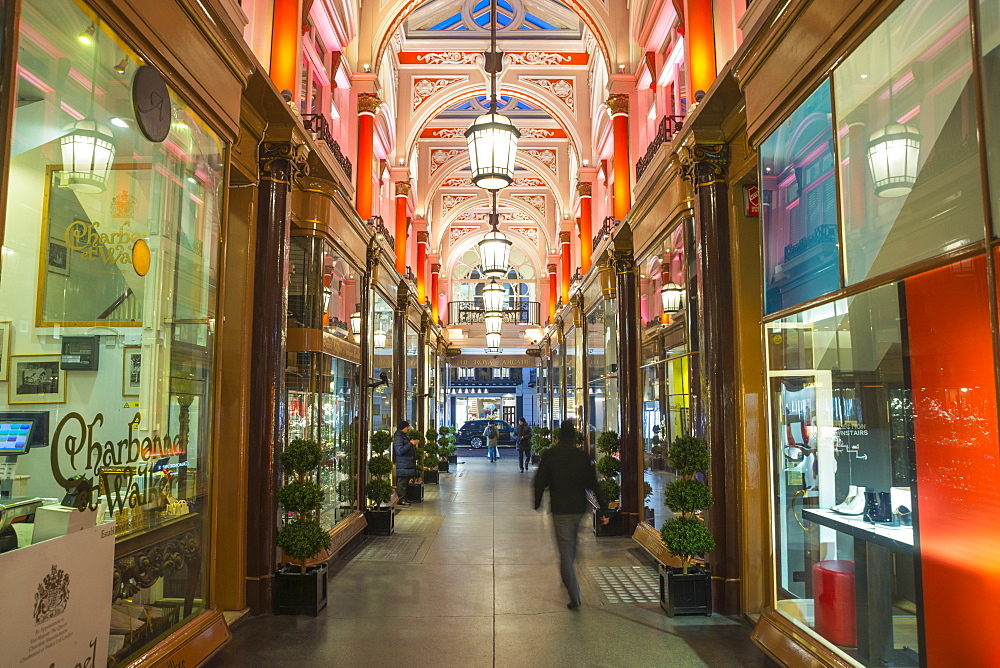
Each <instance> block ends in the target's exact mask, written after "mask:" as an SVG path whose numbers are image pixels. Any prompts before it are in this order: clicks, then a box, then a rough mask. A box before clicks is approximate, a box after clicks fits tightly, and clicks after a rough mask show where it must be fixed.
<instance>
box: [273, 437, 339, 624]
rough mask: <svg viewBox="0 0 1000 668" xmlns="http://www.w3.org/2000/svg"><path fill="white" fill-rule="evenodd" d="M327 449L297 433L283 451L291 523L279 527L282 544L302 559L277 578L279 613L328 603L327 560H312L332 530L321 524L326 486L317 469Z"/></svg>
mask: <svg viewBox="0 0 1000 668" xmlns="http://www.w3.org/2000/svg"><path fill="white" fill-rule="evenodd" d="M322 461H323V451H322V450H321V449H320V447H319V444H318V443H317V442H316V441H312V440H306V439H301V438H296V439H293V440H292V441H290V442H289V443H288V445H287V446H285V449H284V451H283V452H282V453H281V470H282V471H283V472H284V474H285V476H286V479H287V480H288V482H287V483H286V484H285V485H284V486H283V487H282V488H281V489H280V490H278V503H279V504H280V505H281V507H282V508H284V510H285V525H284V526H283V527H281V530H280V531H278V537H277V543H278V547H280V548H281V549H282V551H283V552H284V553H285V554H286V555H287V556H288V557H290V558H292V559H294V560H295V561H297V562H298V563H297V564H287V565H285V566H284V568H282V569H281V570H279V571H278V572H277V574H276V575H275V578H274V608H275V612H276V613H277V614H279V615H282V614H285V615H302V614H310V615H313V616H316V615H317V614H319V611H320V610H322V609H323V608H324V607H325V606H326V575H327V566H326V564H325V563H321V564H315V565H313V566H307V565H306V562H307V561H308V560H309V559H312V558H313V557H315V556H316V555H318V554H320V553H321V552H323V551H324V550H327V549H329V548H330V534H329V533H327V532H326V530H325V529H323V527H322V526H320V523H319V508H320V504H321V503H322V502H323V490H322V489H320V487H319V485H318V484H317V483H316V472H317V469H318V468H319V465H320V463H321V462H322Z"/></svg>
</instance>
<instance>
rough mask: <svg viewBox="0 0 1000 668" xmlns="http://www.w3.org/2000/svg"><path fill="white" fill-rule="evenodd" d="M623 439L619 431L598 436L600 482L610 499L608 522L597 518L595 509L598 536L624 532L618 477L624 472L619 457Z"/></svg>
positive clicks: (618, 534) (595, 529)
mask: <svg viewBox="0 0 1000 668" xmlns="http://www.w3.org/2000/svg"><path fill="white" fill-rule="evenodd" d="M620 449H621V441H619V439H618V433H617V432H614V431H605V432H602V433H601V435H600V436H599V437H598V438H597V450H598V452H600V453H601V455H602V456H601V458H600V459H598V460H597V472H598V473H599V474H600V475H601V479H600V480H599V481H598V483H599V484H600V486H601V489H602V490H604V496H605V497H607V499H608V520H609V521H608V523H607V524H602V523H601V522H599V521H598V520H597V512H598V511H597V510H595V511H594V533H595V534H597V535H598V536H620V535H621V534H622V516H621V495H622V487H621V484H620V483H619V482H618V478H619V476H620V475H621V472H622V463H621V460H620V459H618V451H619V450H620Z"/></svg>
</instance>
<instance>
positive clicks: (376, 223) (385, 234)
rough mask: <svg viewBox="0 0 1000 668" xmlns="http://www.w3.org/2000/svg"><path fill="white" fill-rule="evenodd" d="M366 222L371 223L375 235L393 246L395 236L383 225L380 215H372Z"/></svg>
mask: <svg viewBox="0 0 1000 668" xmlns="http://www.w3.org/2000/svg"><path fill="white" fill-rule="evenodd" d="M368 224H369V225H371V227H372V231H373V232H374V233H375V236H377V237H378V236H381V237H382V238H384V239H385V240H386V241H388V242H389V245H390V246H393V247H395V245H396V238H395V237H394V236H392V235H391V234H389V228H388V227H386V226H385V221H384V220H382V216H372V217H371V218H369V219H368Z"/></svg>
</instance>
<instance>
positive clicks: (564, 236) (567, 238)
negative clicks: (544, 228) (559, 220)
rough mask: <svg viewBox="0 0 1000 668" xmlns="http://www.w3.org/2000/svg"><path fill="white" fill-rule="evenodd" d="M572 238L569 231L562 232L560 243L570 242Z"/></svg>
mask: <svg viewBox="0 0 1000 668" xmlns="http://www.w3.org/2000/svg"><path fill="white" fill-rule="evenodd" d="M571 239H572V237H570V234H569V232H560V233H559V243H561V244H568V243H569V242H570V241H571Z"/></svg>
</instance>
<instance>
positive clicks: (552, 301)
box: [548, 264, 559, 322]
mask: <svg viewBox="0 0 1000 668" xmlns="http://www.w3.org/2000/svg"><path fill="white" fill-rule="evenodd" d="M548 270H549V321H550V322H555V318H556V303H557V302H558V301H559V297H558V295H557V292H558V290H559V287H558V285H557V282H556V265H554V264H550V265H549V266H548Z"/></svg>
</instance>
